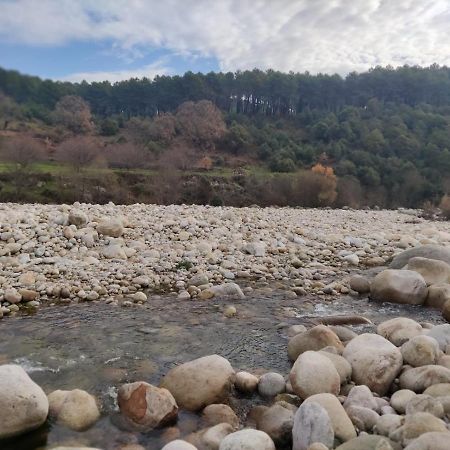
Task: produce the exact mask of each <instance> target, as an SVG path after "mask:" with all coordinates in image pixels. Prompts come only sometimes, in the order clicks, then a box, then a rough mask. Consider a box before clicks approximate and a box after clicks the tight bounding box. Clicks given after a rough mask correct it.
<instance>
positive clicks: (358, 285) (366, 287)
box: [350, 275, 370, 294]
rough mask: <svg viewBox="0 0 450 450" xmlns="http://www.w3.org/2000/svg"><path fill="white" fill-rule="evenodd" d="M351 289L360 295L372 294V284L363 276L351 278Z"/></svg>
mask: <svg viewBox="0 0 450 450" xmlns="http://www.w3.org/2000/svg"><path fill="white" fill-rule="evenodd" d="M350 288H351V289H352V290H353V291H356V292H358V294H366V293H367V292H370V282H369V280H368V279H367V278H366V277H363V276H362V275H353V276H352V277H351V278H350Z"/></svg>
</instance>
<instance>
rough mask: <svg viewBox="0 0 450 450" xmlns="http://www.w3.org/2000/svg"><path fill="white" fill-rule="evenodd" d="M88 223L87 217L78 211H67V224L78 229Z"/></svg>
mask: <svg viewBox="0 0 450 450" xmlns="http://www.w3.org/2000/svg"><path fill="white" fill-rule="evenodd" d="M87 222H88V217H87V215H86V214H85V213H84V212H83V211H81V210H79V209H71V210H70V211H69V224H70V225H75V226H76V227H78V228H82V227H84V226H85V225H86V224H87Z"/></svg>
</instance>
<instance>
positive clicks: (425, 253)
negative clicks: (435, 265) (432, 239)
mask: <svg viewBox="0 0 450 450" xmlns="http://www.w3.org/2000/svg"><path fill="white" fill-rule="evenodd" d="M416 256H419V257H422V258H429V259H437V260H439V261H444V262H446V263H447V264H450V248H449V247H443V246H441V245H435V244H427V245H422V246H420V247H414V248H410V249H408V250H405V251H404V252H401V253H400V254H398V255H396V256H395V257H394V258H393V260H392V262H391V264H390V266H389V267H390V268H391V269H401V268H403V267H405V266H406V265H407V264H408V262H409V260H410V259H411V258H414V257H416Z"/></svg>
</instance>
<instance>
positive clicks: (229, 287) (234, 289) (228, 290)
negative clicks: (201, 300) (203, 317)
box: [205, 283, 245, 298]
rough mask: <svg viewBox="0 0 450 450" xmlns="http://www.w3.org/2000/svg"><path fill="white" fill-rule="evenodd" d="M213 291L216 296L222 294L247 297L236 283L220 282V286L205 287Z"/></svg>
mask: <svg viewBox="0 0 450 450" xmlns="http://www.w3.org/2000/svg"><path fill="white" fill-rule="evenodd" d="M208 290H209V291H211V292H212V293H213V294H214V296H217V297H222V296H224V297H225V296H235V297H238V298H245V294H244V293H243V292H242V290H241V288H240V287H239V285H238V284H236V283H225V284H220V285H218V286H213V287H211V288H209V289H205V291H208Z"/></svg>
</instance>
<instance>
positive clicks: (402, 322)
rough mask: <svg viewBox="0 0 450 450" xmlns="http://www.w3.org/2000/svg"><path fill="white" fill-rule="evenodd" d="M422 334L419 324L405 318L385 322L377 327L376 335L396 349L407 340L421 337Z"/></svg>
mask: <svg viewBox="0 0 450 450" xmlns="http://www.w3.org/2000/svg"><path fill="white" fill-rule="evenodd" d="M422 332H423V330H422V326H421V325H420V324H419V323H417V322H416V321H415V320H412V319H408V318H406V317H396V318H395V319H390V320H386V321H385V322H382V323H380V324H379V325H378V327H377V333H378V334H379V335H380V336H383V337H384V338H386V339H387V340H388V341H390V342H392V343H393V344H394V345H395V346H397V347H399V346H400V345H402V344H404V343H405V342H407V341H408V340H409V339H411V338H413V337H415V336H418V335H421V334H422Z"/></svg>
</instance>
